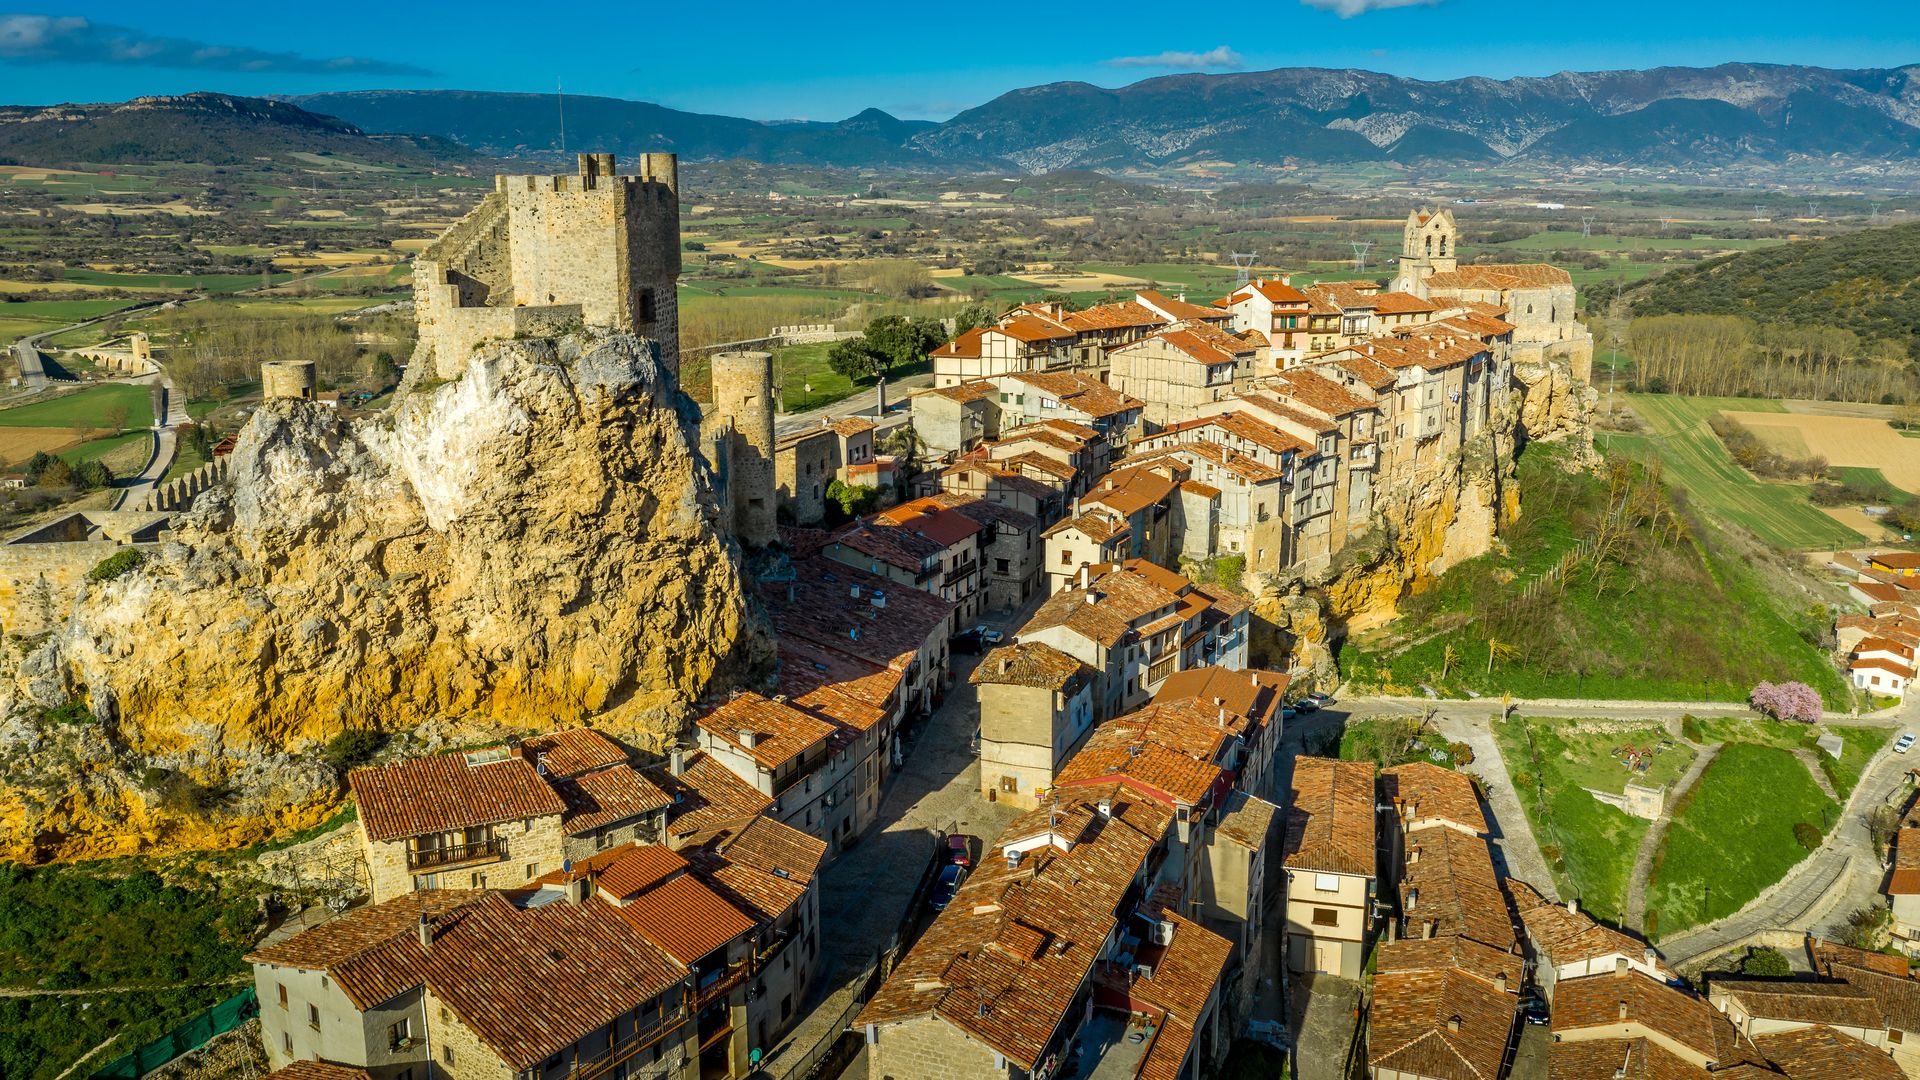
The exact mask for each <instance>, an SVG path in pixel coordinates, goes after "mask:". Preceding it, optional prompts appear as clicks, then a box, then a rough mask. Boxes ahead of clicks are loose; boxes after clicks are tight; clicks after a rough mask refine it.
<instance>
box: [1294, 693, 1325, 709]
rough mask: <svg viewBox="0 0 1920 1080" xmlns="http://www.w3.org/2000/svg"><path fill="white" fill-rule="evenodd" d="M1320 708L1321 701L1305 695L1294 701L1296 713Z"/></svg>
mask: <svg viewBox="0 0 1920 1080" xmlns="http://www.w3.org/2000/svg"><path fill="white" fill-rule="evenodd" d="M1318 708H1320V703H1319V702H1317V701H1315V700H1313V699H1312V698H1310V697H1303V698H1301V699H1300V700H1299V701H1296V702H1294V703H1293V711H1294V712H1296V713H1310V712H1313V711H1315V710H1317V709H1318Z"/></svg>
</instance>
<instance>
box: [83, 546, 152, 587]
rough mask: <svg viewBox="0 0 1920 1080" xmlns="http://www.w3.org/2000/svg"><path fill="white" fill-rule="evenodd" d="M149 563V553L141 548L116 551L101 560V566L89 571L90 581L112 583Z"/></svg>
mask: <svg viewBox="0 0 1920 1080" xmlns="http://www.w3.org/2000/svg"><path fill="white" fill-rule="evenodd" d="M146 561H147V553H146V552H144V551H141V550H140V549H139V548H128V549H126V550H125V551H116V552H114V553H113V554H111V555H109V556H107V557H106V558H104V559H101V560H100V564H99V565H98V566H95V567H94V568H93V569H91V570H89V571H87V580H88V581H112V580H113V579H114V578H117V577H119V576H120V575H122V574H125V573H127V572H128V571H130V570H133V569H134V568H136V567H138V566H139V565H140V564H141V563H143V562H146Z"/></svg>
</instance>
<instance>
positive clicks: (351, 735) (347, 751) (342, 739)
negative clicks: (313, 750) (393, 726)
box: [320, 728, 387, 776]
mask: <svg viewBox="0 0 1920 1080" xmlns="http://www.w3.org/2000/svg"><path fill="white" fill-rule="evenodd" d="M386 742H387V740H386V737H385V736H383V735H381V734H380V733H379V732H377V731H373V730H370V729H368V728H350V729H348V730H346V731H343V732H341V733H340V734H338V735H335V736H334V737H333V738H331V739H328V740H327V745H326V747H325V748H324V749H322V750H321V751H320V759H321V760H322V761H325V762H326V763H327V768H329V769H332V770H333V771H334V772H335V773H338V774H340V775H342V776H344V775H346V774H347V772H348V770H350V769H352V768H353V767H354V766H356V765H365V764H366V763H367V762H369V761H371V760H373V755H375V754H377V753H379V752H380V748H381V747H382V746H385V745H386Z"/></svg>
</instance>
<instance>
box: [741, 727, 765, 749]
mask: <svg viewBox="0 0 1920 1080" xmlns="http://www.w3.org/2000/svg"><path fill="white" fill-rule="evenodd" d="M739 735H740V745H741V746H744V747H746V748H747V749H749V750H751V749H753V748H754V747H756V746H758V745H760V733H759V732H757V731H751V730H749V729H747V728H741V729H740V731H739Z"/></svg>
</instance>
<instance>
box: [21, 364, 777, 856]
mask: <svg viewBox="0 0 1920 1080" xmlns="http://www.w3.org/2000/svg"><path fill="white" fill-rule="evenodd" d="M697 430H698V414H697V412H695V411H694V410H693V407H692V406H691V404H690V403H688V402H687V400H686V399H685V397H684V396H683V395H681V394H680V393H679V391H678V389H677V388H676V387H675V386H674V384H673V381H672V379H671V377H670V376H666V375H663V373H662V371H661V370H660V369H659V367H658V366H657V364H656V362H655V360H654V353H653V349H652V346H651V345H650V344H649V343H647V342H645V341H643V340H640V339H638V338H635V337H632V336H606V337H600V336H594V337H586V336H582V337H569V338H563V339H559V340H557V341H530V342H506V343H502V344H500V345H497V346H492V347H489V348H487V349H484V350H482V351H480V352H479V353H477V354H476V355H475V356H474V358H473V359H472V361H471V362H470V363H469V364H468V366H467V368H466V369H465V371H464V372H463V373H462V374H461V377H460V378H458V379H455V380H453V381H450V382H447V383H444V384H440V385H435V386H430V387H429V386H426V385H424V384H423V385H422V386H421V387H420V388H417V389H416V390H415V391H414V392H413V393H412V394H410V395H409V396H407V397H406V398H405V399H404V400H403V401H401V402H399V403H397V404H396V405H395V407H394V408H393V409H392V410H391V412H390V414H389V415H386V416H382V417H379V418H374V419H369V420H363V421H352V422H349V421H343V420H341V419H340V418H339V417H338V416H337V415H336V414H335V412H334V411H333V410H331V409H328V408H326V407H324V406H319V405H315V404H312V403H308V402H304V401H288V400H278V401H271V402H268V403H266V404H265V405H263V406H262V407H261V409H260V410H259V411H258V412H257V413H256V414H255V415H254V417H253V418H252V419H251V420H250V421H249V423H248V426H247V428H246V430H245V431H244V432H243V433H242V435H241V437H240V439H239V447H238V449H237V450H236V451H235V453H234V455H233V458H232V469H231V482H230V484H229V485H227V486H225V487H222V488H217V489H215V490H213V491H211V492H209V493H208V494H206V495H203V496H202V497H201V498H200V499H199V500H198V501H197V502H196V503H195V506H194V509H193V511H192V513H190V514H188V515H186V516H185V517H184V518H182V519H180V520H178V521H177V522H176V527H175V532H174V534H173V540H174V542H172V543H169V544H166V545H164V546H163V547H162V548H161V549H160V553H159V555H158V557H156V558H155V559H153V560H150V561H149V562H148V563H147V564H146V565H144V566H142V567H140V568H139V569H137V570H135V571H133V572H131V573H128V574H126V575H124V576H122V577H120V578H118V579H116V580H113V581H110V582H105V583H100V584H95V585H93V586H90V587H89V589H88V591H87V592H86V593H84V594H83V595H82V597H81V599H80V600H79V602H78V604H77V607H76V610H75V611H74V613H73V615H72V617H71V619H70V620H69V621H68V623H67V625H66V627H65V629H64V630H62V631H61V632H59V633H58V634H56V635H55V636H54V638H53V640H52V641H50V642H49V643H48V644H47V645H45V646H44V647H43V648H41V649H40V650H39V651H38V652H36V653H34V654H32V655H29V656H27V657H24V658H20V659H19V660H18V661H17V662H16V664H15V665H14V666H15V671H14V677H13V679H12V680H11V685H10V686H8V687H6V688H0V706H11V708H10V709H9V712H10V715H11V719H10V721H9V723H8V724H7V725H6V727H5V728H4V729H0V760H4V761H6V762H7V769H8V772H7V780H8V786H7V787H6V788H5V789H0V856H3V857H18V858H63V857H76V856H83V855H95V854H105V853H110V852H124V851H128V850H139V849H144V848H155V847H183V846H194V845H200V844H216V843H217V844H233V843H236V842H244V841H247V840H250V839H257V838H259V837H261V836H264V835H267V834H270V833H271V832H272V831H274V830H275V829H276V828H279V827H284V826H287V825H293V824H300V823H304V822H307V821H310V820H312V819H316V818H317V817H319V816H320V815H322V814H324V813H325V812H327V810H328V809H329V808H330V807H331V806H332V805H333V804H334V803H335V802H336V801H337V798H338V795H337V787H336V786H335V782H334V778H333V777H332V775H331V774H330V773H329V772H328V771H327V770H326V769H325V768H323V767H320V766H318V765H317V764H315V763H314V762H313V758H312V751H313V749H314V748H315V747H316V746H317V745H319V744H321V743H323V742H324V741H325V740H327V739H329V738H330V737H332V736H333V735H335V734H337V733H339V732H340V731H342V730H344V729H346V728H349V727H377V728H380V729H383V730H388V731H404V730H408V729H411V728H413V727H415V726H418V725H421V724H425V723H434V724H436V725H438V726H444V725H446V724H454V725H456V726H458V727H459V728H460V729H461V730H472V731H475V732H508V731H513V730H516V729H519V730H528V729H534V730H547V729H551V728H553V727H555V726H559V725H564V724H569V723H576V722H579V721H582V720H584V719H586V718H588V717H595V718H596V719H595V724H596V726H600V727H603V728H608V729H610V730H612V731H614V732H615V733H617V734H620V735H622V736H624V737H626V738H628V739H630V740H632V741H634V742H636V743H638V744H640V745H642V746H651V747H660V746H664V745H666V744H668V743H669V742H671V741H672V740H673V739H674V737H675V736H677V735H678V734H679V732H680V731H681V729H682V728H683V726H684V724H685V720H686V714H687V711H688V705H689V703H690V702H691V701H692V700H693V699H694V698H696V697H697V696H698V695H699V694H700V693H701V692H702V691H703V690H704V689H705V688H706V687H707V685H708V684H709V682H710V681H712V680H713V679H714V678H715V677H716V676H717V675H718V676H725V677H745V676H746V675H748V674H750V673H751V671H752V670H753V669H754V668H756V667H758V666H760V665H764V664H766V663H769V662H770V659H771V655H772V644H771V638H770V637H769V636H768V634H767V633H766V631H765V630H764V628H763V627H762V626H761V625H760V624H759V623H758V622H757V621H756V619H755V617H754V615H753V613H752V610H751V608H750V606H749V602H748V599H747V596H746V590H745V588H744V587H743V584H742V577H741V571H740V561H739V555H738V550H737V548H736V547H735V546H734V545H733V543H732V542H731V541H730V540H728V539H727V538H725V537H724V536H723V535H722V534H721V533H720V532H719V531H718V530H717V529H716V527H715V518H716V509H715V505H714V502H713V497H712V493H711V489H710V486H709V484H708V480H707V475H706V472H705V467H704V465H703V464H702V463H701V461H700V460H699V459H698V457H697V456H696V454H695V451H694V438H695V437H696V436H695V432H697ZM9 697H11V698H12V699H13V700H12V701H8V700H6V699H7V698H9ZM66 701H77V702H81V703H84V704H85V705H86V706H87V707H88V708H89V709H91V710H92V712H93V713H94V714H95V715H96V716H98V717H99V718H100V721H101V723H100V724H99V725H97V726H90V727H84V728H83V729H81V730H75V729H73V728H71V727H65V728H63V727H62V726H61V725H58V724H53V723H50V722H48V721H45V720H41V719H38V718H39V717H40V716H41V715H42V714H43V713H44V712H45V711H46V710H48V709H53V708H55V707H57V706H58V705H60V704H61V703H63V702H66ZM53 748H57V749H58V751H59V755H58V756H59V760H70V761H71V766H70V767H69V768H66V769H59V770H54V771H53V772H54V779H56V780H58V783H52V782H49V778H48V772H49V770H48V769H47V767H46V766H47V762H48V760H49V755H48V754H47V753H46V751H47V750H48V749H53ZM27 750H37V751H39V752H35V753H26V754H23V753H20V752H19V751H27ZM156 769H160V770H166V771H167V773H166V775H161V774H159V773H156V772H155V770H156ZM182 790H185V791H187V792H189V793H190V794H193V795H194V796H195V797H196V798H198V800H199V801H200V803H201V804H202V805H201V806H200V807H199V809H200V810H201V811H203V812H199V813H196V812H194V810H195V808H193V807H181V808H179V809H169V806H168V805H167V804H168V803H169V802H172V803H180V802H181V801H182V799H181V798H180V792H181V791H182ZM42 793H46V794H42ZM187 801H193V800H187ZM209 802H211V803H213V804H215V805H214V806H213V808H212V809H210V810H209V809H207V804H208V803H209Z"/></svg>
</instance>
